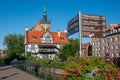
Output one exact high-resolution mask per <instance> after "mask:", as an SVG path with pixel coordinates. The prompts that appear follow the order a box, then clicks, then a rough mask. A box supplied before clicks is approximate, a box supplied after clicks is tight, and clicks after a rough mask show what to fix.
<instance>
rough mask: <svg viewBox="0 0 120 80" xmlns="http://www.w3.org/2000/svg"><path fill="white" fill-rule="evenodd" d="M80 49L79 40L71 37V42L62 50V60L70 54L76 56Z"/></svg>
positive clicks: (60, 55)
mask: <svg viewBox="0 0 120 80" xmlns="http://www.w3.org/2000/svg"><path fill="white" fill-rule="evenodd" d="M78 51H79V40H78V39H77V38H76V39H73V38H72V39H70V40H69V43H68V44H66V45H64V46H63V48H62V50H61V51H60V54H59V57H60V58H61V59H62V60H66V59H67V58H68V57H69V56H75V54H76V53H77V52H78Z"/></svg>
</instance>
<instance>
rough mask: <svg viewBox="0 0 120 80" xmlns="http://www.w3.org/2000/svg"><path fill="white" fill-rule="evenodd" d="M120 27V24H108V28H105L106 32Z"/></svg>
mask: <svg viewBox="0 0 120 80" xmlns="http://www.w3.org/2000/svg"><path fill="white" fill-rule="evenodd" d="M119 27H120V24H110V26H109V27H106V31H108V30H110V31H111V30H114V29H115V28H119Z"/></svg>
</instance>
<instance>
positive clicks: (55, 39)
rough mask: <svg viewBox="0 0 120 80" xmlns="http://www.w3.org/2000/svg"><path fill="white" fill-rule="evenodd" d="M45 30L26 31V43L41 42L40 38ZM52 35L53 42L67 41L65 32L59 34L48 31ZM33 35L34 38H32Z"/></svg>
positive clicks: (62, 42)
mask: <svg viewBox="0 0 120 80" xmlns="http://www.w3.org/2000/svg"><path fill="white" fill-rule="evenodd" d="M48 32H49V31H48ZM45 33H46V32H45V31H31V30H29V31H27V42H28V43H38V44H41V43H42V40H41V37H42V36H43V35H44V34H45ZM49 33H50V34H51V35H52V37H53V44H66V43H68V38H67V35H66V33H65V32H60V36H59V35H58V32H49ZM33 37H35V38H36V40H33Z"/></svg>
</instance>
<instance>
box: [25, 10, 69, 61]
mask: <svg viewBox="0 0 120 80" xmlns="http://www.w3.org/2000/svg"><path fill="white" fill-rule="evenodd" d="M50 27H51V22H50V20H48V19H47V14H46V10H45V9H44V14H43V19H41V20H40V21H39V22H37V24H36V25H35V26H34V27H33V28H32V29H30V30H28V27H26V28H25V52H31V53H32V55H34V56H36V57H39V58H50V59H53V58H54V57H55V55H57V54H59V51H60V50H61V48H62V46H63V45H64V44H66V43H68V38H67V34H66V32H60V30H58V31H57V32H52V31H51V30H50Z"/></svg>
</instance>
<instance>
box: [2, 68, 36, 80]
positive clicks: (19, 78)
mask: <svg viewBox="0 0 120 80" xmlns="http://www.w3.org/2000/svg"><path fill="white" fill-rule="evenodd" d="M0 80H37V78H35V77H34V76H32V75H30V74H28V73H26V72H24V71H21V70H19V69H16V68H13V67H12V66H2V67H0Z"/></svg>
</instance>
